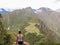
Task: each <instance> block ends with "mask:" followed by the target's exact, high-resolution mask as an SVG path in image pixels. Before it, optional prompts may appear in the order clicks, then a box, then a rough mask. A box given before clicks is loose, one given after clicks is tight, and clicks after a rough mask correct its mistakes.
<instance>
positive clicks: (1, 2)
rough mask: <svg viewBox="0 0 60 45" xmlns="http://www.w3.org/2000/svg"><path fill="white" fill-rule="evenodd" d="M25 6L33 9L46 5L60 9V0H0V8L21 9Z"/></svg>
mask: <svg viewBox="0 0 60 45" xmlns="http://www.w3.org/2000/svg"><path fill="white" fill-rule="evenodd" d="M26 7H32V8H33V9H38V8H40V7H48V8H51V9H53V10H56V9H60V0H0V8H5V9H21V8H26Z"/></svg>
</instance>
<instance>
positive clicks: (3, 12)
mask: <svg viewBox="0 0 60 45" xmlns="http://www.w3.org/2000/svg"><path fill="white" fill-rule="evenodd" d="M9 12H11V10H10V9H7V10H6V9H4V8H0V14H7V13H9Z"/></svg>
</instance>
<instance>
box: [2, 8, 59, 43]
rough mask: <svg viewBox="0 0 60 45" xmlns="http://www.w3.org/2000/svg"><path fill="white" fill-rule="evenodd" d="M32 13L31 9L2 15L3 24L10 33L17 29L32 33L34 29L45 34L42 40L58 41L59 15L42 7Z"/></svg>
mask: <svg viewBox="0 0 60 45" xmlns="http://www.w3.org/2000/svg"><path fill="white" fill-rule="evenodd" d="M34 11H35V10H34ZM34 11H33V9H32V8H31V7H28V8H24V9H19V10H15V11H13V12H11V13H8V14H5V15H2V16H3V22H4V24H5V25H6V27H9V28H10V29H11V30H12V31H15V32H17V30H18V29H20V30H23V29H24V30H28V32H33V30H35V29H36V30H39V31H40V32H41V33H42V34H44V35H45V34H46V35H45V37H44V39H47V40H48V39H51V40H55V41H56V40H58V41H59V40H60V35H59V34H60V33H59V32H60V28H59V27H60V24H59V23H60V20H59V19H60V17H59V16H60V13H58V12H55V11H52V10H51V9H49V8H44V7H43V8H40V9H38V10H37V11H35V12H36V13H35V12H34ZM32 29H33V30H32ZM24 30H23V31H24ZM29 30H30V31H29ZM49 37H50V38H49ZM58 41H57V42H58Z"/></svg>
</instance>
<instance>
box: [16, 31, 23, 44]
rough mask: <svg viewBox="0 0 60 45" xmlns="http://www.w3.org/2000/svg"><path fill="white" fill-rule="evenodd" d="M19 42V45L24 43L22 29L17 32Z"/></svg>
mask: <svg viewBox="0 0 60 45" xmlns="http://www.w3.org/2000/svg"><path fill="white" fill-rule="evenodd" d="M17 43H18V45H23V34H22V33H21V31H19V33H18V34H17Z"/></svg>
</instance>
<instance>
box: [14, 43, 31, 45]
mask: <svg viewBox="0 0 60 45" xmlns="http://www.w3.org/2000/svg"><path fill="white" fill-rule="evenodd" d="M13 45H18V44H16V42H13ZM23 45H30V44H29V43H28V42H24V44H23Z"/></svg>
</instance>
